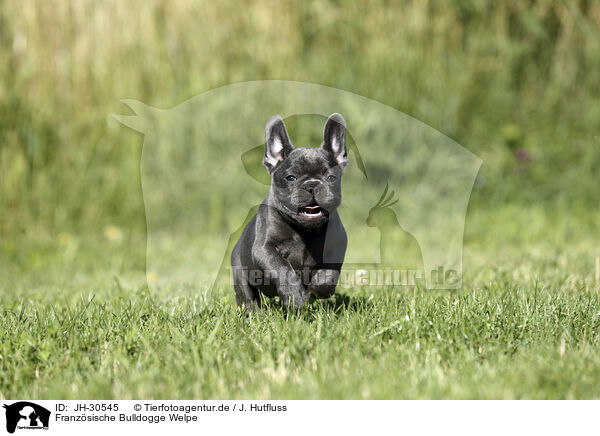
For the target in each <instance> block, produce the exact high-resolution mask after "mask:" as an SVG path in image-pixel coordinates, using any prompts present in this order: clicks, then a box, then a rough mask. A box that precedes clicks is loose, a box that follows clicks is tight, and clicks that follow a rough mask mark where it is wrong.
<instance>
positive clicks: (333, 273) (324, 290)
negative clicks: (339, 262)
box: [308, 269, 340, 298]
mask: <svg viewBox="0 0 600 436" xmlns="http://www.w3.org/2000/svg"><path fill="white" fill-rule="evenodd" d="M339 276H340V272H339V271H337V270H335V269H319V270H316V271H315V272H313V275H312V278H311V280H310V285H309V286H308V290H309V292H310V293H311V294H313V295H314V296H315V297H317V298H329V297H331V296H332V295H333V293H334V292H335V287H336V285H337V282H338V278H339Z"/></svg>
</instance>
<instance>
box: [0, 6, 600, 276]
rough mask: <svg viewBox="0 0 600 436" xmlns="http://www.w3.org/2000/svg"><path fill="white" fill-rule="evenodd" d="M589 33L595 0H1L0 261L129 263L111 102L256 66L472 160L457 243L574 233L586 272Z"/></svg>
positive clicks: (27, 267)
mask: <svg viewBox="0 0 600 436" xmlns="http://www.w3.org/2000/svg"><path fill="white" fill-rule="evenodd" d="M599 28H600V2H598V1H546V0H540V1H513V2H494V1H485V0H481V1H447V2H431V1H414V2H387V1H373V2H369V4H368V5H359V4H346V3H344V2H339V1H320V2H317V1H305V2H290V1H284V2H272V3H263V2H248V3H245V4H244V5H243V6H241V5H240V4H239V3H238V2H234V1H222V2H192V1H185V0H178V1H170V2H167V1H156V0H149V1H145V2H124V1H119V0H106V1H96V2H84V1H71V2H38V1H21V2H2V4H1V5H0V180H1V184H0V241H1V243H0V259H2V264H3V266H2V270H3V274H5V273H6V274H14V275H15V276H17V275H22V273H23V272H27V273H31V274H33V273H34V272H40V273H41V272H42V271H46V270H47V269H48V268H51V269H53V270H54V271H56V270H60V268H59V267H60V266H61V265H62V266H63V267H64V268H66V269H67V270H69V268H71V267H72V268H73V270H74V271H78V272H86V269H87V272H89V271H92V270H96V269H98V266H99V265H101V266H102V267H104V269H106V268H109V269H111V271H115V273H116V274H118V273H121V272H123V271H130V270H143V268H144V256H145V251H144V244H145V216H144V207H143V200H142V192H141V186H140V172H139V162H140V154H141V149H142V143H143V138H142V136H141V135H140V134H138V133H135V132H133V131H131V130H129V129H127V128H124V127H122V126H120V125H118V124H117V123H116V122H113V121H110V120H109V115H110V114H111V113H128V109H126V108H125V106H124V105H122V104H121V103H120V100H121V99H123V98H134V99H137V100H140V101H143V102H145V103H147V104H149V105H152V106H156V107H161V108H169V107H172V106H174V105H176V104H178V103H180V102H182V101H185V100H186V99H188V98H190V97H193V96H195V95H197V94H199V93H202V92H204V91H207V90H209V89H212V88H215V87H218V86H222V85H226V84H229V83H232V82H239V81H248V80H263V79H286V80H298V81H307V82H314V83H319V84H324V85H328V86H332V87H336V88H341V89H344V90H347V91H350V92H353V93H356V94H360V95H363V96H366V97H369V98H371V99H375V100H378V101H380V102H382V103H385V104H387V105H389V106H392V107H394V108H396V109H398V110H400V111H403V112H405V113H407V114H409V115H411V116H413V117H415V118H417V119H419V120H421V121H423V122H425V123H427V124H429V125H430V126H432V127H434V128H435V129H437V130H439V131H441V132H442V133H444V134H446V135H447V136H449V137H451V138H452V139H454V140H455V141H457V142H458V143H460V144H462V145H463V146H464V147H466V148H467V149H469V150H471V151H472V152H474V153H475V154H477V155H478V156H479V157H481V158H482V159H483V161H484V163H483V166H482V168H481V170H480V173H479V177H478V179H477V182H476V185H475V188H474V191H473V195H472V198H471V203H470V208H469V216H468V217H467V228H466V234H465V241H466V243H467V247H472V248H473V249H474V250H477V249H478V247H479V249H480V251H481V252H482V253H483V252H488V251H489V252H494V253H497V252H498V250H499V248H502V249H505V250H510V247H511V246H512V247H516V248H517V249H520V250H525V249H526V247H527V244H531V243H535V244H538V245H536V247H537V249H538V250H542V251H543V250H545V249H546V248H547V246H546V245H545V243H547V244H548V245H549V246H551V247H554V248H555V249H560V247H561V246H563V247H564V245H568V244H576V243H577V242H578V241H579V242H581V243H585V246H584V251H585V252H586V259H588V260H589V262H587V263H586V268H588V267H591V265H592V264H593V255H594V254H593V251H586V250H588V248H590V250H592V249H593V247H594V242H593V241H589V239H590V235H597V234H598V230H599V229H598V223H600V220H599V219H598V218H599V216H598V213H597V212H596V210H595V209H596V204H597V198H598V196H597V186H598V176H597V168H598V167H600V133H599V131H598V130H599V127H600V104H598V96H599V91H600V74H598V72H599V71H600V32H599V31H598V29H599ZM210 213H211V219H213V220H214V221H216V222H219V219H220V217H219V216H218V215H219V214H222V213H223V211H222V210H213V211H210ZM586 241H588V242H586ZM540 244H541V245H540ZM101 247H104V248H101ZM557 247H558V248H557ZM86 249H87V250H88V253H90V254H89V255H88V256H83V255H82V253H84V252H86ZM57 254H59V256H57ZM588 255H589V256H588ZM485 263H486V261H485V260H481V262H480V264H485ZM474 264H475V265H477V262H476V261H474ZM466 267H467V268H468V265H466ZM100 269H102V268H100ZM588 270H589V268H588Z"/></svg>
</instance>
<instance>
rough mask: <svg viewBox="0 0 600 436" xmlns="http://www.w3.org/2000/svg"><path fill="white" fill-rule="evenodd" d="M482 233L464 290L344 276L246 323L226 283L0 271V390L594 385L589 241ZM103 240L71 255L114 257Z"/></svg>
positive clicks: (308, 393) (141, 393)
mask: <svg viewBox="0 0 600 436" xmlns="http://www.w3.org/2000/svg"><path fill="white" fill-rule="evenodd" d="M530 218H531V217H529V218H526V217H525V218H523V219H524V220H525V221H527V220H528V219H530ZM488 221H489V220H488ZM473 222H474V223H475V224H474V225H475V227H476V223H477V219H476V218H475V219H474V220H473ZM475 230H476V229H475ZM476 231H477V230H476ZM467 236H468V234H467ZM482 241H483V245H485V246H487V247H491V249H493V248H494V247H493V245H492V244H491V243H490V241H487V240H483V238H482ZM483 245H481V244H477V243H475V242H473V243H471V244H470V245H469V244H468V245H467V247H466V251H465V266H466V275H465V286H464V288H463V289H461V290H459V291H455V292H448V291H444V292H434V291H427V290H411V289H374V288H369V287H365V288H360V289H340V290H339V291H338V293H337V294H336V295H335V297H334V298H331V299H329V300H326V301H317V302H314V303H313V304H312V305H310V306H309V307H308V308H306V309H305V310H303V311H302V312H301V313H297V314H287V313H285V312H284V311H283V310H282V309H281V308H279V307H278V306H277V305H276V304H272V305H271V307H270V308H269V309H267V310H265V311H264V313H262V314H260V315H259V316H257V317H255V318H253V319H252V320H251V321H250V322H244V321H243V317H242V316H240V313H239V312H238V310H237V308H236V306H235V299H234V295H233V291H232V290H231V289H228V288H224V289H222V290H220V291H218V292H216V293H207V292H205V291H201V290H200V291H198V292H193V291H180V290H177V289H161V290H160V291H157V292H154V293H151V292H150V291H148V290H147V288H146V286H145V285H144V284H143V280H142V279H141V276H140V275H138V274H137V273H136V274H129V273H128V272H127V271H121V273H119V274H118V275H115V274H114V273H113V272H111V268H110V267H106V269H105V270H102V269H100V270H99V272H98V271H97V273H91V272H90V273H89V274H85V273H80V274H79V275H76V274H73V275H71V276H70V278H69V279H68V280H66V279H65V278H64V277H65V275H67V276H68V274H65V272H64V271H63V273H62V276H61V277H62V278H61V279H60V280H59V279H58V278H57V277H58V276H57V275H56V274H57V273H53V274H48V275H46V276H43V275H41V273H40V272H39V271H38V272H36V273H31V274H30V275H29V278H30V281H31V282H30V283H26V282H25V281H24V278H23V277H24V276H22V277H21V279H19V280H17V281H13V282H7V283H12V285H7V284H6V283H5V284H4V291H3V294H2V297H1V301H2V312H1V314H0V369H1V370H0V397H4V398H122V399H125V398H273V399H277V398H288V399H292V398H310V399H313V398H321V399H325V398H331V399H347V398H406V399H412V398H490V399H492V398H598V397H600V383H599V381H600V349H599V348H598V344H599V337H600V336H599V335H600V333H599V329H598V328H599V327H600V294H599V293H598V286H597V284H596V278H595V274H596V272H595V265H594V264H595V262H596V260H595V258H594V254H593V253H594V250H593V249H592V248H591V245H590V246H589V247H588V246H587V245H585V244H584V243H581V244H575V245H573V244H571V245H570V248H569V249H568V250H558V249H552V248H548V247H545V246H543V245H540V244H537V245H536V244H533V245H532V244H529V245H527V246H520V247H513V249H514V251H511V250H510V245H509V246H508V247H507V248H506V249H502V250H501V249H498V251H493V250H492V251H489V250H490V249H489V248H488V249H487V250H483V248H481V247H482V246H483ZM102 247H103V245H102V244H100V245H98V246H97V247H96V246H93V245H90V246H89V247H88V248H89V249H90V250H91V251H90V252H89V253H88V254H85V247H84V248H81V250H83V251H82V253H81V255H80V256H79V262H83V263H84V264H85V261H86V259H88V260H89V262H90V263H92V264H93V263H94V262H98V263H102V260H100V259H109V260H105V261H104V262H105V263H106V262H108V261H111V262H113V261H114V259H115V257H114V256H111V255H110V253H111V250H114V249H113V248H110V247H109V248H102ZM103 250H104V251H103ZM33 252H35V251H33ZM115 252H116V251H115ZM92 255H93V256H94V257H93V258H92V257H90V256H92ZM31 256H33V255H32V254H31V253H29V256H28V257H31ZM45 256H46V258H47V259H49V260H48V261H49V262H54V261H55V260H56V258H57V257H60V256H57V253H56V252H46V253H45ZM44 258H45V257H43V256H42V257H41V259H44ZM110 259H112V260H110ZM53 270H54V271H59V270H60V268H58V267H57V266H55V268H54V269H53ZM40 271H43V270H40ZM61 280H62V282H61ZM9 289H11V290H12V291H13V292H8V291H9Z"/></svg>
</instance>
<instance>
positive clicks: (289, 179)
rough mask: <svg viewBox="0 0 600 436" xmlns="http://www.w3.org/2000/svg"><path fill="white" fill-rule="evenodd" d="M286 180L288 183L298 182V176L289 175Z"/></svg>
mask: <svg viewBox="0 0 600 436" xmlns="http://www.w3.org/2000/svg"><path fill="white" fill-rule="evenodd" d="M285 180H287V181H288V182H294V181H296V176H292V175H289V176H287V177H286V178H285Z"/></svg>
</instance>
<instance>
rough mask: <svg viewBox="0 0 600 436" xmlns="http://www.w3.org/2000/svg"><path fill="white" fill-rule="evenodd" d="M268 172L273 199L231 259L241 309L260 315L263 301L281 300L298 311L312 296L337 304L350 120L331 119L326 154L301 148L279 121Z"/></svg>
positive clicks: (269, 146) (268, 143) (271, 129)
mask: <svg viewBox="0 0 600 436" xmlns="http://www.w3.org/2000/svg"><path fill="white" fill-rule="evenodd" d="M263 165H264V166H265V167H266V168H267V170H268V171H269V173H270V174H271V188H270V190H269V194H268V195H267V198H265V200H264V201H263V202H262V204H261V205H260V206H259V208H258V212H257V214H256V216H254V218H252V219H251V220H250V222H249V223H248V224H247V225H246V227H245V228H244V230H243V232H242V235H241V237H240V240H239V241H238V242H237V244H236V245H235V247H234V249H233V251H232V253H231V267H232V271H233V279H234V287H235V295H236V301H237V303H238V305H239V306H246V308H247V309H248V310H249V311H255V310H257V309H258V308H259V307H260V294H264V295H266V296H267V297H270V298H272V297H275V296H277V295H278V296H279V297H280V298H281V301H282V303H283V305H284V306H285V307H287V308H290V309H296V308H299V307H301V306H302V305H303V304H304V303H305V302H306V300H307V299H308V298H309V296H310V295H311V294H312V295H314V296H315V297H317V298H327V297H329V296H331V295H332V294H333V293H334V291H335V286H336V284H337V281H338V277H339V272H340V269H341V267H342V263H343V262H344V256H345V254H346V245H347V238H346V232H345V230H344V226H342V221H341V220H340V217H339V215H338V212H337V208H338V206H339V205H340V202H341V200H342V191H341V183H342V180H341V179H342V174H343V173H344V170H345V168H346V166H347V165H348V155H347V153H346V122H345V121H344V118H343V117H342V116H341V115H340V114H332V115H331V116H330V117H329V118H328V119H327V122H326V123H325V128H324V131H323V144H322V145H321V147H320V148H310V147H303V148H294V145H293V144H292V142H291V141H290V138H289V136H288V132H287V129H286V127H285V124H284V122H283V119H282V118H281V117H280V116H279V115H275V116H274V117H272V118H271V119H270V120H269V121H268V122H267V125H266V128H265V157H264V159H263Z"/></svg>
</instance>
